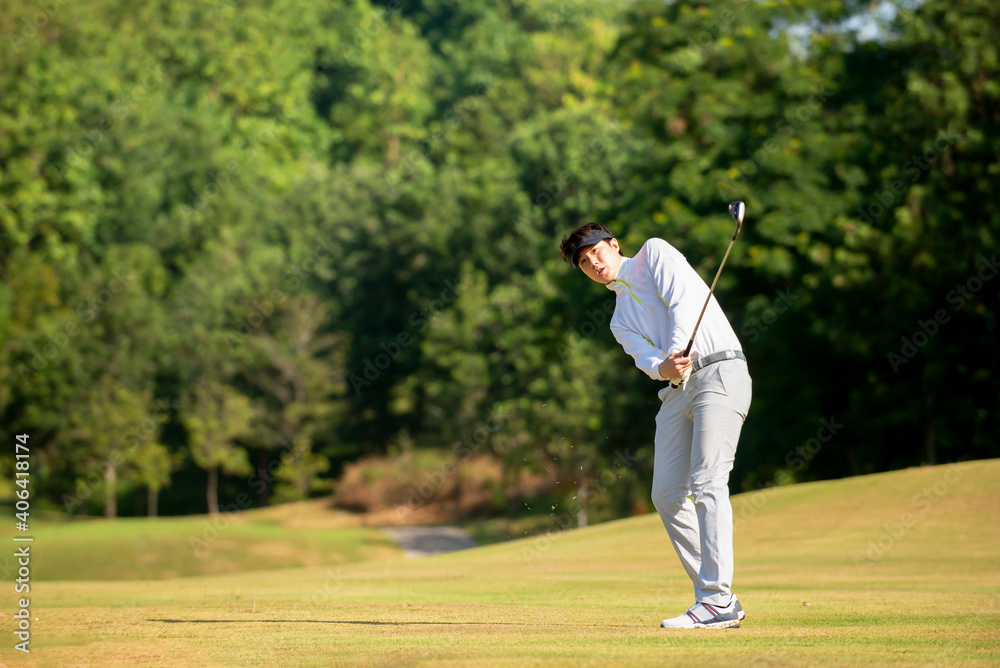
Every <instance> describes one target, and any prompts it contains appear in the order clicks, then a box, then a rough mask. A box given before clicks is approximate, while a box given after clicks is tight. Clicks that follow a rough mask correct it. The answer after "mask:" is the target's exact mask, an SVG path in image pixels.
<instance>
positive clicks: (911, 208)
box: [0, 0, 1000, 523]
mask: <svg viewBox="0 0 1000 668" xmlns="http://www.w3.org/2000/svg"><path fill="white" fill-rule="evenodd" d="M0 34H2V35H3V38H2V40H0V276H2V283H0V340H2V341H3V342H4V345H3V346H2V347H0V430H2V432H3V434H2V441H3V442H6V443H8V444H13V443H14V439H15V435H17V434H28V435H30V446H31V452H32V460H31V461H32V467H33V468H32V476H33V483H32V484H33V485H34V486H35V491H34V497H33V498H34V501H33V502H34V503H35V504H36V507H39V504H41V505H43V506H45V507H48V508H50V509H53V510H60V511H65V512H69V513H74V514H102V513H103V514H104V515H106V516H109V517H113V516H116V515H134V514H152V515H155V514H171V515H173V514H187V513H201V512H206V511H210V512H219V510H220V508H222V509H223V510H225V509H227V508H233V507H240V508H244V507H251V506H254V507H256V506H265V505H269V504H273V503H276V502H280V501H286V500H292V499H302V498H307V497H310V496H318V495H326V494H330V493H331V491H332V490H335V489H338V488H339V489H340V493H339V494H338V497H340V500H341V502H342V505H346V506H348V507H352V508H356V509H362V510H364V509H367V510H377V509H378V508H376V506H378V505H379V504H381V507H383V508H387V509H389V508H395V509H396V510H397V512H396V516H397V518H398V519H403V515H405V513H402V514H401V513H399V512H398V511H399V510H400V509H404V510H406V511H416V510H419V509H420V508H422V507H423V506H424V505H426V504H429V503H430V502H431V501H443V500H446V499H447V498H452V497H454V498H455V499H457V500H458V501H456V503H457V504H458V505H457V506H456V507H457V508H459V510H460V511H461V512H460V513H459V514H486V515H489V514H508V515H509V514H516V513H518V512H526V509H530V508H531V507H533V506H535V507H536V508H537V504H542V503H544V504H546V505H545V509H552V510H553V511H554V510H555V509H557V508H558V509H562V510H563V511H566V512H568V513H570V514H571V515H572V516H573V517H574V518H575V521H580V522H581V523H582V522H583V521H585V520H586V518H587V517H588V515H589V517H590V518H591V521H593V520H594V519H607V518H610V517H618V516H623V515H628V514H632V513H635V512H643V511H646V510H649V509H650V505H649V503H648V491H649V479H650V475H651V468H652V449H651V444H652V434H653V426H654V425H653V415H654V413H655V411H656V407H657V399H656V390H657V389H658V387H659V384H658V383H656V382H653V381H652V380H650V379H649V378H647V377H646V376H644V375H643V374H642V373H641V372H639V371H638V370H637V369H636V368H635V367H634V365H633V363H632V360H631V359H630V358H629V357H628V356H626V355H625V354H624V353H623V352H622V351H621V349H620V347H619V346H618V345H617V344H616V343H615V341H614V339H613V337H612V335H611V333H610V331H609V329H608V321H609V318H610V314H611V312H612V311H613V308H614V301H613V294H612V293H611V292H608V291H606V290H604V289H603V288H601V287H599V286H596V285H595V284H593V283H591V282H589V281H587V280H585V279H584V277H583V276H582V275H580V274H579V272H575V271H573V270H571V269H570V268H569V266H568V265H566V264H565V263H564V262H563V261H562V260H561V258H560V257H559V253H558V242H559V240H560V238H561V237H562V236H564V235H565V234H566V233H567V232H569V231H570V230H571V229H572V228H573V227H575V226H576V225H578V224H581V223H584V222H588V221H592V220H593V221H598V222H601V223H604V224H606V225H608V226H609V227H610V228H611V229H612V230H613V231H614V232H615V234H616V235H617V236H618V238H619V239H620V241H621V243H622V245H623V248H624V249H625V251H626V254H631V253H634V252H635V251H636V250H638V248H639V247H640V246H641V244H642V243H643V241H644V240H645V239H647V238H649V237H652V236H657V237H662V238H664V239H667V240H668V241H669V242H671V243H672V244H674V245H675V246H676V247H678V248H679V249H680V250H681V251H682V252H683V253H684V254H685V255H686V256H687V258H688V260H689V261H690V262H691V263H692V265H693V266H694V267H695V268H696V269H697V270H698V271H699V273H700V274H701V275H702V276H703V277H705V278H706V279H707V280H711V277H712V276H713V275H714V272H715V270H716V268H717V267H718V264H719V262H720V260H721V257H722V254H723V252H724V250H725V248H726V245H727V243H728V240H729V238H730V236H731V234H732V223H731V221H730V220H729V218H728V216H727V213H726V205H727V204H728V202H730V201H731V200H735V199H742V200H744V201H745V202H746V203H747V207H748V215H747V222H746V224H745V225H744V228H743V232H742V233H741V235H740V238H739V240H738V241H737V243H736V245H735V247H734V250H733V253H732V256H731V257H730V258H729V260H728V262H727V265H726V269H725V272H724V273H723V275H722V277H721V279H720V282H719V285H718V287H717V289H716V294H717V296H718V299H719V301H720V303H721V305H722V306H723V308H724V310H725V311H726V313H727V314H728V316H729V318H730V321H731V322H732V323H733V326H734V328H735V329H736V331H737V334H738V335H739V336H740V338H741V341H742V343H743V346H744V349H745V352H746V354H747V357H748V359H749V366H750V370H751V374H752V376H753V379H754V388H753V389H754V400H753V404H752V407H751V411H750V416H749V418H748V420H747V422H746V424H745V427H744V431H743V436H742V438H741V442H740V448H739V453H738V457H737V460H736V467H735V469H734V472H733V475H732V479H731V484H732V487H733V490H734V491H740V490H748V489H755V488H758V487H761V486H768V485H780V484H789V483H793V482H796V481H803V480H811V479H820V478H837V477H843V476H849V475H856V474H861V473H868V472H874V471H884V470H890V469H898V468H902V467H907V466H915V465H920V464H925V463H926V464H933V463H942V462H946V461H957V460H962V459H974V458H987V457H997V456H1000V441H998V437H997V434H998V433H1000V429H998V424H997V413H996V409H997V406H998V393H1000V377H998V374H997V370H998V368H1000V366H998V350H997V345H996V342H997V315H998V307H1000V302H998V294H1000V293H998V290H997V287H998V284H1000V281H997V280H995V279H996V275H997V272H998V265H997V260H996V235H997V230H998V229H1000V207H997V206H995V205H994V204H993V196H994V195H995V192H996V188H995V184H996V183H997V179H998V175H1000V104H998V98H1000V59H998V46H997V44H998V39H997V38H998V36H1000V7H998V5H997V4H996V3H994V2H991V1H990V0H959V1H945V0H926V1H925V2H917V3H912V2H911V3H905V2H900V3H888V2H878V1H877V0H876V2H873V3H870V4H869V3H857V2H850V1H840V0H828V1H827V0H824V1H818V0H790V1H787V2H772V1H760V2H740V1H732V0H723V1H721V2H713V3H700V2H691V1H688V0H677V1H675V2H669V3H667V2H646V1H639V2H623V3H617V2H585V1H584V0H554V1H551V2H550V1H547V0H543V1H538V2H506V1H505V2H486V1H485V0H463V1H462V2H458V1H457V0H425V1H420V0H413V1H403V0H399V1H396V0H393V1H391V2H388V3H374V2H367V1H364V0H362V1H359V2H351V3H346V2H315V1H313V0H214V1H205V0H197V1H196V0H171V1H170V2H166V1H158V2H144V3H132V2H124V1H122V0H118V1H108V2H100V3H70V2H65V1H61V0H41V1H39V2H20V1H16V0H4V1H3V2H2V3H0ZM10 447H11V448H13V445H11V446H10ZM0 466H2V467H4V468H5V469H7V473H5V474H4V478H5V479H7V480H10V479H12V478H13V466H14V463H13V458H4V459H3V462H2V464H0ZM338 479H339V481H340V482H335V481H337V480H338ZM384 479H392V481H394V482H393V484H391V485H388V486H379V484H376V483H378V482H379V481H380V480H384ZM400 481H402V482H400ZM365 490H369V491H370V492H373V493H375V494H376V496H377V497H378V498H372V496H371V494H368V496H367V497H366V495H365ZM477 493H478V494H479V495H480V497H482V498H480V499H479V500H478V501H476V500H473V501H470V502H469V503H468V504H465V505H463V503H462V502H460V501H461V498H470V499H471V498H473V497H475V496H476V494H477Z"/></svg>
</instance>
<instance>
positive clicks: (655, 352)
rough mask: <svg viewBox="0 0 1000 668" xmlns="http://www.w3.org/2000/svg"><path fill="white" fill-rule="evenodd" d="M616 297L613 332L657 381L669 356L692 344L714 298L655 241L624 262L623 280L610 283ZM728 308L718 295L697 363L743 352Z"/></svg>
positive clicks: (694, 352) (677, 255) (697, 342)
mask: <svg viewBox="0 0 1000 668" xmlns="http://www.w3.org/2000/svg"><path fill="white" fill-rule="evenodd" d="M608 289H609V290H614V291H615V293H616V296H617V298H616V301H615V313H614V315H613V316H612V317H611V331H612V332H613V333H614V335H615V339H617V340H618V343H620V344H621V345H622V347H623V348H624V349H625V352H627V353H628V354H629V355H631V356H632V358H633V359H634V360H635V365H636V366H637V367H639V368H640V369H642V370H643V371H645V372H646V374H648V375H649V376H650V377H651V378H653V379H655V380H666V378H663V377H662V376H660V371H659V367H660V363H661V362H663V360H665V359H666V358H667V355H668V354H669V353H673V352H682V351H683V350H684V347H685V346H687V343H688V341H689V340H690V338H691V331H692V330H693V329H694V325H695V323H696V322H697V321H698V314H699V313H700V312H701V307H702V305H703V304H704V303H705V298H706V297H708V285H707V284H706V283H705V281H704V280H702V278H701V276H699V275H698V272H696V271H695V270H694V268H693V267H692V266H691V265H690V264H688V261H687V259H685V257H684V256H683V255H682V254H681V252H680V251H678V250H677V249H676V248H674V247H673V246H671V245H670V244H668V243H667V242H666V241H664V240H663V239H657V238H655V237H654V238H652V239H649V240H648V241H647V242H646V243H645V244H643V245H642V248H640V249H639V252H638V253H636V254H635V257H632V258H629V257H623V258H622V262H621V266H620V267H619V268H618V275H617V276H616V277H615V279H614V280H613V281H611V282H610V283H608ZM742 349H743V348H742V346H740V341H739V339H737V338H736V332H734V331H733V328H732V326H731V325H730V324H729V320H728V319H727V318H726V315H725V313H723V312H722V307H720V306H719V302H717V301H716V300H715V295H712V300H711V301H710V302H709V304H708V308H707V309H706V310H705V317H704V318H702V321H701V326H700V327H699V328H698V334H697V335H696V336H695V339H694V345H693V346H692V347H691V357H692V358H694V357H698V356H704V355H709V354H711V353H715V352H719V351H722V350H742Z"/></svg>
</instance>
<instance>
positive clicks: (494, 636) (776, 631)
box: [0, 461, 1000, 667]
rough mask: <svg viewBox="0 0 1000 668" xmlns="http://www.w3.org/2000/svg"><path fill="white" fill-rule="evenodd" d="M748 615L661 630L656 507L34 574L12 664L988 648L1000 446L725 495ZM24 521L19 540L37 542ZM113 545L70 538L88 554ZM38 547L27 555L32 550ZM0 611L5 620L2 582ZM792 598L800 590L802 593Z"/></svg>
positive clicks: (500, 661) (731, 655) (947, 661)
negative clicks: (254, 559)
mask: <svg viewBox="0 0 1000 668" xmlns="http://www.w3.org/2000/svg"><path fill="white" fill-rule="evenodd" d="M733 506H734V510H735V513H736V517H737V520H736V554H737V573H736V591H737V593H738V594H739V595H740V599H741V601H742V602H743V605H744V607H745V608H746V611H747V614H748V619H747V620H746V621H745V622H744V624H743V626H742V628H740V629H732V630H724V631H666V630H661V629H659V628H657V624H658V623H659V620H660V619H661V618H663V617H665V616H668V615H669V616H673V615H675V614H679V613H680V612H683V611H684V610H685V609H686V608H687V607H688V605H690V603H691V596H692V594H691V587H690V583H689V582H688V581H687V578H686V577H685V576H684V574H683V572H682V570H681V568H680V565H679V563H678V561H677V558H676V557H675V556H674V554H673V553H672V551H671V549H670V546H669V543H668V541H667V537H666V533H665V532H664V531H663V528H662V526H661V525H660V523H659V519H658V518H657V517H656V516H655V515H647V516H643V517H636V518H631V519H627V520H622V521H618V522H609V523H606V524H602V525H599V526H594V527H590V528H587V529H583V530H578V531H570V532H564V533H561V534H552V535H549V536H540V537H535V538H529V539H525V540H522V541H515V542H511V543H504V544H498V545H492V546H488V547H482V548H478V549H474V550H469V551H466V552H459V553H454V554H449V555H443V556H439V557H431V558H426V559H419V560H405V559H381V560H378V561H367V562H363V563H355V564H346V565H341V566H322V567H312V568H303V567H299V568H290V569H283V570H269V571H257V572H252V573H239V572H234V573H231V574H226V575H213V576H199V577H187V578H178V579H172V580H165V581H163V580H161V581H104V582H98V581H90V582H86V581H47V580H46V579H45V577H44V573H43V572H42V571H41V568H40V567H39V569H38V572H37V573H34V574H33V577H35V578H37V580H33V583H32V592H31V606H32V607H31V613H32V619H34V618H36V617H37V619H38V621H33V622H32V632H33V635H32V644H31V648H32V653H31V655H30V656H27V655H23V654H21V653H19V652H15V651H13V649H12V647H13V643H14V640H13V638H12V636H11V634H9V633H8V634H7V638H6V640H5V641H4V646H3V647H2V648H0V652H2V654H0V661H2V662H4V663H6V664H7V665H10V666H22V665H39V666H59V667H63V666H130V667H138V666H168V665H169V666H331V665H349V666H355V665H360V666H365V665H396V666H413V665H427V666H432V665H433V666H439V665H446V666H447V665H462V666H467V665H472V666H498V665H499V666H525V665H546V666H551V665H594V666H604V665H621V666H638V665H649V666H661V665H683V664H692V663H694V662H697V663H698V665H699V666H704V665H724V666H733V665H747V664H750V665H814V664H822V665H852V666H853V665H859V664H861V665H884V664H890V663H892V664H899V665H982V666H989V665H993V666H995V665H997V664H998V663H1000V531H998V529H1000V520H998V513H1000V461H987V462H972V463H967V464H961V465H957V466H941V467H929V468H922V469H911V470H907V471H900V472H894V473H886V474H880V475H874V476H867V477H862V478H853V479H848V480H842V481H834V482H821V483H811V484H804V485H797V486H793V487H786V488H781V489H780V490H776V491H761V492H754V493H751V494H747V495H741V496H738V497H734V499H733ZM46 549H48V548H47V546H46V544H45V543H44V541H42V540H41V539H39V540H38V541H37V542H36V543H35V544H34V546H33V550H35V552H36V554H38V555H41V553H43V552H44V551H45V550H46ZM114 549H115V546H114V544H110V545H106V546H104V548H103V549H101V550H95V551H93V552H86V553H83V552H81V553H79V554H77V555H76V558H77V559H78V560H80V561H81V562H83V561H100V560H102V559H105V558H107V557H108V553H110V552H113V551H114ZM39 560H41V557H40V556H39ZM3 588H4V592H3V597H2V598H0V602H2V605H3V607H2V611H3V613H4V614H5V622H6V624H7V626H8V628H10V626H12V621H13V620H12V619H11V616H12V614H13V611H14V610H15V606H14V595H13V591H12V590H13V587H12V586H11V585H9V584H8V583H5V584H4V585H3ZM804 603H809V604H810V605H804Z"/></svg>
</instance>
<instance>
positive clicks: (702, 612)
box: [660, 596, 746, 629]
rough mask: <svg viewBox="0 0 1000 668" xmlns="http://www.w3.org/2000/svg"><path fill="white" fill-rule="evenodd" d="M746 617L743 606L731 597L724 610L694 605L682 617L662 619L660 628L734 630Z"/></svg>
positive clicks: (717, 607)
mask: <svg viewBox="0 0 1000 668" xmlns="http://www.w3.org/2000/svg"><path fill="white" fill-rule="evenodd" d="M744 617H746V615H745V614H743V606H741V605H740V602H739V601H738V600H736V597H735V596H733V600H732V601H730V602H729V605H727V606H726V607H724V608H720V607H719V606H717V605H712V604H710V603H695V604H694V605H692V606H691V607H690V608H688V611H687V612H685V613H684V614H683V615H678V616H677V617H672V618H670V619H664V620H663V621H662V622H660V627H662V628H665V629H736V628H739V626H740V622H741V621H742V620H743V618H744Z"/></svg>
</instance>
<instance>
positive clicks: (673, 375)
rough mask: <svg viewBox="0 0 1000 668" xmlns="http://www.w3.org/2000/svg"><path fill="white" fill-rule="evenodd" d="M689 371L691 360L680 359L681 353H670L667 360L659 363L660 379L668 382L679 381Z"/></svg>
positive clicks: (688, 358)
mask: <svg viewBox="0 0 1000 668" xmlns="http://www.w3.org/2000/svg"><path fill="white" fill-rule="evenodd" d="M690 371H691V358H690V357H681V353H679V352H676V353H670V355H669V356H667V359H665V360H663V361H662V362H660V368H659V372H660V377H661V378H667V379H669V380H680V379H681V378H683V377H684V376H685V375H687V374H688V373H690Z"/></svg>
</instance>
